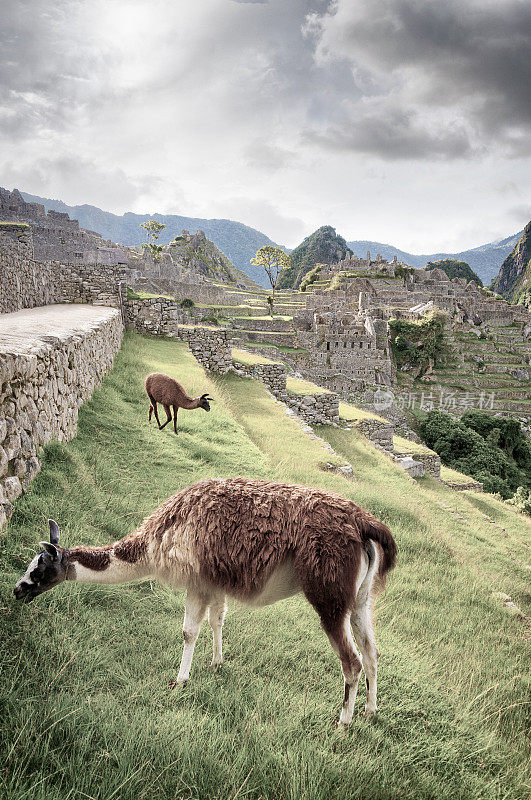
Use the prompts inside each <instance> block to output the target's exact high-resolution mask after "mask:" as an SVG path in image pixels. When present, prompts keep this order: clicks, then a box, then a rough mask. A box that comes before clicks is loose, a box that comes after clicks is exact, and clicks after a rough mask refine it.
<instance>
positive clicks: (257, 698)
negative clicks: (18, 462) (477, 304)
mask: <svg viewBox="0 0 531 800" xmlns="http://www.w3.org/2000/svg"><path fill="white" fill-rule="evenodd" d="M153 370H161V371H164V372H169V373H170V374H174V375H175V376H178V377H179V379H180V380H182V381H183V382H184V383H185V385H187V387H188V388H189V389H190V391H191V392H203V391H209V392H210V393H211V394H212V395H213V396H214V397H215V398H216V403H215V405H214V406H213V411H212V413H210V414H204V413H203V412H201V411H194V412H181V419H180V425H181V432H180V434H179V436H178V437H175V436H174V434H173V433H171V431H169V430H168V429H165V430H164V431H162V432H160V431H158V430H156V429H155V428H154V427H149V426H148V424H147V419H146V417H147V403H146V401H145V399H144V396H143V389H142V382H143V381H142V379H143V376H144V375H145V374H146V372H149V371H153ZM322 434H323V435H326V436H327V438H328V439H329V441H330V442H331V443H332V445H333V446H334V448H335V449H336V450H337V451H338V452H339V453H341V454H342V455H344V456H346V457H347V458H348V459H349V460H350V461H351V463H353V464H354V466H355V472H356V479H357V480H356V481H355V482H350V481H347V480H346V479H344V478H342V477H341V476H339V475H335V474H333V473H326V472H323V471H321V469H320V467H319V464H320V462H321V461H326V460H330V456H329V454H328V453H327V452H325V451H323V450H322V449H321V447H320V446H319V444H318V442H315V441H313V440H310V439H308V438H306V437H305V436H304V435H303V434H302V432H301V430H300V428H299V427H298V426H297V425H296V424H295V423H294V422H293V421H292V420H290V419H289V418H288V417H287V416H286V415H285V413H284V410H283V408H282V407H281V406H280V405H279V404H277V403H275V401H273V400H272V399H271V398H270V397H269V396H268V395H267V393H266V391H265V390H264V388H263V387H262V386H261V385H260V384H258V383H256V382H254V381H250V380H244V379H240V378H237V377H236V376H230V375H229V376H225V377H223V378H217V379H216V380H212V379H207V378H206V377H205V376H204V373H203V372H202V371H201V369H200V368H199V367H198V366H197V364H196V363H195V362H194V361H193V359H192V357H191V356H190V354H189V353H188V352H187V351H186V350H185V349H184V348H183V346H182V345H180V344H177V343H173V342H164V341H160V340H159V341H154V340H147V339H142V338H140V337H138V336H134V335H129V336H128V337H127V340H126V344H125V345H124V348H123V349H122V352H121V353H120V355H119V357H118V359H117V362H116V367H115V369H114V371H113V372H112V373H111V374H110V375H109V376H107V378H106V379H105V381H104V385H103V388H102V389H100V390H98V391H97V392H96V393H95V395H94V398H93V400H92V402H91V403H90V404H88V405H87V406H86V407H85V408H83V409H82V411H81V414H80V426H79V435H78V436H77V438H76V439H75V440H74V441H73V442H71V443H69V444H68V445H64V444H54V445H52V446H49V447H48V448H47V451H46V459H45V464H44V468H43V471H42V473H41V474H40V476H39V477H38V478H37V479H36V480H35V481H34V483H33V484H32V487H31V490H30V492H29V493H28V495H26V496H25V497H24V498H23V499H21V500H20V501H19V502H17V507H16V513H15V515H14V517H13V519H12V521H11V523H10V525H9V529H8V531H7V533H6V535H5V536H4V537H3V539H2V552H1V557H2V561H3V570H2V579H1V580H2V582H1V592H2V603H1V615H0V624H1V626H2V637H3V639H4V640H5V642H6V646H5V647H4V648H2V650H1V651H0V658H1V660H2V662H3V663H2V668H3V675H2V680H1V681H0V692H1V693H2V698H1V703H2V708H3V726H2V740H1V741H2V749H3V753H2V754H3V755H5V758H2V761H5V767H4V768H3V769H1V771H0V796H1V797H2V798H9V800H15V798H16V800H22V798H32V799H33V798H35V800H44V798H46V800H55V799H56V798H57V799H59V798H60V799H61V800H66V798H83V797H85V798H86V797H88V798H94V799H96V798H97V800H112V798H120V799H121V800H126V799H127V800H128V799H129V798H131V800H132V798H135V800H144V798H148V800H149V798H168V800H169V798H236V797H240V798H241V797H249V798H254V799H255V800H258V799H259V798H302V797H304V798H312V800H313V798H329V797H339V796H341V797H349V798H357V797H360V798H361V797H363V798H415V800H416V798H432V797H437V798H452V800H457V799H458V798H487V800H489V799H490V798H492V799H494V798H499V800H501V799H502V798H507V799H508V798H524V797H527V794H528V789H527V790H526V789H525V786H524V783H523V775H524V766H523V759H524V755H525V749H524V746H523V745H524V738H525V730H526V727H525V726H526V716H525V712H526V708H527V706H526V705H525V698H526V694H525V689H526V686H525V677H524V676H525V669H524V667H525V665H524V652H525V651H524V649H523V648H524V627H523V626H524V623H523V622H522V620H520V619H518V618H517V617H516V616H514V615H511V614H510V613H508V611H507V609H506V608H505V607H504V606H503V604H501V602H499V601H496V600H495V599H493V598H492V596H491V593H492V592H494V591H502V592H505V593H507V594H510V595H511V597H512V598H513V599H514V600H515V602H516V603H517V604H518V605H519V606H520V607H522V608H524V609H525V607H526V606H525V603H526V586H527V584H526V578H528V571H527V572H526V570H525V569H524V564H523V563H522V562H521V561H519V560H515V559H523V560H524V561H525V559H526V555H525V552H526V551H525V547H524V538H525V536H526V533H527V534H528V531H529V527H528V525H527V523H526V522H525V520H524V519H523V518H522V517H520V516H518V515H517V514H515V513H514V512H512V511H511V510H510V509H507V508H506V507H504V506H503V505H502V504H500V503H497V502H496V501H495V500H493V499H491V498H489V497H486V496H481V495H471V494H468V493H466V494H456V493H454V492H451V491H450V490H446V489H445V488H444V487H441V486H440V485H439V484H436V483H435V482H434V481H432V480H430V479H426V480H423V481H422V482H420V483H419V484H418V485H416V484H413V483H411V481H410V480H409V479H408V478H407V476H406V475H405V474H404V473H402V472H401V471H399V470H397V469H396V467H395V466H394V465H393V464H392V463H391V462H390V461H389V460H388V459H387V458H386V457H385V456H383V455H381V454H380V453H378V452H377V451H375V450H374V449H373V448H371V447H370V446H369V445H367V444H366V443H365V442H364V440H362V439H361V438H360V437H359V436H358V435H357V434H356V432H355V431H342V430H340V429H323V430H322ZM234 474H240V475H249V476H256V477H264V478H278V479H283V480H292V481H296V482H302V483H308V484H313V485H320V486H323V487H325V488H330V489H334V490H336V491H339V492H341V493H342V494H344V495H346V496H350V497H352V498H353V499H355V500H357V501H358V502H360V503H361V504H362V505H365V506H366V507H368V508H369V509H370V510H371V511H373V512H374V513H375V514H376V515H377V516H379V517H381V518H382V519H383V520H384V521H385V522H387V523H388V524H389V525H391V527H392V529H393V531H394V533H395V535H396V538H397V541H398V543H399V547H400V563H399V566H398V568H397V570H396V571H395V572H394V573H393V575H392V577H391V578H390V580H389V582H388V588H387V592H386V594H385V596H383V597H382V598H381V599H380V601H379V603H378V625H377V633H378V640H379V648H380V651H381V660H380V668H381V669H380V681H379V689H380V708H381V710H380V712H379V714H378V716H377V718H376V719H375V720H374V722H371V723H369V722H366V721H365V720H362V719H361V718H355V721H354V723H353V725H352V727H351V729H350V730H349V731H348V732H347V733H346V734H342V735H340V734H338V733H337V732H336V731H335V730H334V728H333V724H332V723H333V721H334V720H335V719H336V718H337V715H338V712H339V705H340V698H341V679H340V672H339V667H338V663H337V659H336V657H335V656H334V655H333V653H332V652H331V649H330V647H329V645H328V642H327V641H326V639H325V637H324V634H323V633H322V632H321V630H320V628H319V625H318V622H317V619H316V615H315V614H314V612H313V611H312V610H311V609H310V608H309V607H308V606H307V604H306V603H305V602H304V601H303V600H302V599H301V598H297V599H292V600H290V601H285V602H283V603H282V604H279V605H277V606H276V607H270V608H265V609H261V610H257V611H249V610H247V609H244V608H241V607H237V606H236V607H234V608H233V609H232V610H231V612H230V613H229V615H228V619H227V624H226V628H225V630H226V635H225V640H226V647H225V656H226V659H227V663H226V664H225V665H224V667H223V670H222V671H221V673H219V674H216V675H212V674H211V673H210V672H209V671H208V669H207V663H208V661H209V658H210V636H209V634H208V633H207V631H208V626H206V625H205V627H204V630H203V631H202V634H201V636H200V639H199V641H198V645H197V648H196V656H195V660H194V666H193V672H192V680H191V681H190V683H189V684H188V686H186V687H185V688H184V689H182V690H180V691H174V692H170V691H168V689H167V685H168V682H169V681H170V680H171V679H172V678H174V677H175V675H176V671H177V667H178V661H179V657H180V648H181V634H180V628H181V625H182V610H183V597H182V596H175V595H174V594H173V593H172V592H171V591H170V590H168V589H167V588H164V587H160V586H158V585H156V584H153V585H151V584H150V583H149V582H146V583H142V584H138V585H133V586H128V587H125V586H116V587H108V586H102V587H97V586H92V587H90V586H81V585H80V586H76V585H75V584H72V585H63V586H61V587H59V588H58V589H57V590H56V591H54V592H50V593H47V594H45V595H43V596H42V597H40V598H38V599H37V600H36V601H35V602H34V603H33V604H32V605H29V606H19V605H16V604H15V603H14V601H13V599H12V596H11V590H12V586H13V584H14V582H15V580H16V578H17V577H18V576H19V574H21V572H22V570H23V569H24V568H25V566H26V563H27V561H28V559H29V558H30V557H31V556H32V555H33V554H34V552H35V548H36V546H37V542H38V540H39V539H40V538H43V537H44V536H45V535H46V533H45V530H46V525H45V521H46V517H47V516H54V517H55V518H56V519H57V520H58V521H59V522H60V523H61V525H62V530H63V537H64V541H65V543H66V544H74V543H81V542H85V543H103V542H107V541H110V540H113V539H115V538H117V537H119V536H121V535H123V534H124V533H126V532H127V531H129V530H130V529H131V528H132V527H133V526H134V525H136V524H137V523H138V522H139V521H140V520H141V519H142V517H143V516H144V514H146V513H148V512H149V511H151V510H152V509H153V508H154V507H155V506H156V505H157V504H158V503H159V502H160V501H161V500H162V499H163V498H165V497H166V496H168V495H169V494H171V493H172V492H173V491H175V490H176V489H178V488H180V487H182V486H185V485H187V484H189V483H190V482H192V481H193V480H195V479H197V478H199V477H205V476H208V475H234ZM441 503H446V506H447V507H444V506H442V505H441ZM484 513H486V514H488V515H490V517H491V518H492V519H494V520H496V521H497V522H498V523H499V524H501V525H502V526H503V527H504V528H505V530H506V532H505V533H504V532H503V531H501V528H500V527H495V526H494V525H493V524H491V523H489V522H487V521H486V520H485V518H484V517H483V514H484ZM465 519H466V520H468V521H467V522H465V521H464V520H465ZM527 612H528V613H529V610H528V609H527ZM362 694H363V692H362ZM361 702H362V701H361V700H360V701H359V703H360V707H361ZM528 788H529V787H528Z"/></svg>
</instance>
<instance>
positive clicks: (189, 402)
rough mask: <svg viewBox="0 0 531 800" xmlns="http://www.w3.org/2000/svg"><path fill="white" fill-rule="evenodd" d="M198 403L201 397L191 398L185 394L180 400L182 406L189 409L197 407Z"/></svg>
mask: <svg viewBox="0 0 531 800" xmlns="http://www.w3.org/2000/svg"><path fill="white" fill-rule="evenodd" d="M200 403H201V398H200V397H194V398H192V397H188V396H187V397H186V398H185V399H184V400H183V401H182V407H183V408H186V409H188V410H189V411H190V410H191V409H192V408H199V405H200Z"/></svg>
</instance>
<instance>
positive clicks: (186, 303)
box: [180, 297, 195, 308]
mask: <svg viewBox="0 0 531 800" xmlns="http://www.w3.org/2000/svg"><path fill="white" fill-rule="evenodd" d="M180 306H181V308H193V307H194V306H195V303H194V301H193V300H190V298H189V297H185V298H184V300H181V302H180Z"/></svg>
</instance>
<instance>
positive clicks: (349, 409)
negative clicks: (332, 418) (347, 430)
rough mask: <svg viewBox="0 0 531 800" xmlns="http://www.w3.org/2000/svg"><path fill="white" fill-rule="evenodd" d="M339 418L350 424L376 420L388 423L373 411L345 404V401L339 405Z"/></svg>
mask: <svg viewBox="0 0 531 800" xmlns="http://www.w3.org/2000/svg"><path fill="white" fill-rule="evenodd" d="M339 416H340V418H341V419H344V420H347V421H348V422H359V421H360V420H363V419H376V420H378V422H387V420H386V419H384V418H383V417H379V416H378V414H374V413H373V412H372V411H368V410H367V409H365V408H357V407H356V406H353V405H351V403H344V402H343V401H341V402H340V403H339Z"/></svg>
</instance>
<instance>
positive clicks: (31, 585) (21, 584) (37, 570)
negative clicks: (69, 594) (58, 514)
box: [13, 519, 68, 603]
mask: <svg viewBox="0 0 531 800" xmlns="http://www.w3.org/2000/svg"><path fill="white" fill-rule="evenodd" d="M48 523H49V525H50V541H49V542H40V544H41V545H42V547H44V550H43V551H42V552H41V553H39V554H38V555H37V556H35V558H34V559H33V560H32V561H31V562H30V564H29V566H28V568H27V570H26V572H25V573H24V575H23V576H22V578H21V579H20V580H19V581H18V583H17V585H16V586H15V588H14V589H13V594H14V595H15V597H16V598H17V600H24V602H25V603H31V601H32V600H34V599H35V598H36V597H37V595H39V594H42V593H43V592H47V591H48V589H53V587H54V586H57V585H58V584H59V583H62V582H63V581H64V580H66V572H67V567H68V562H67V558H66V553H65V551H64V550H63V548H62V547H59V525H58V524H57V522H54V520H53V519H49V520H48Z"/></svg>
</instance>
